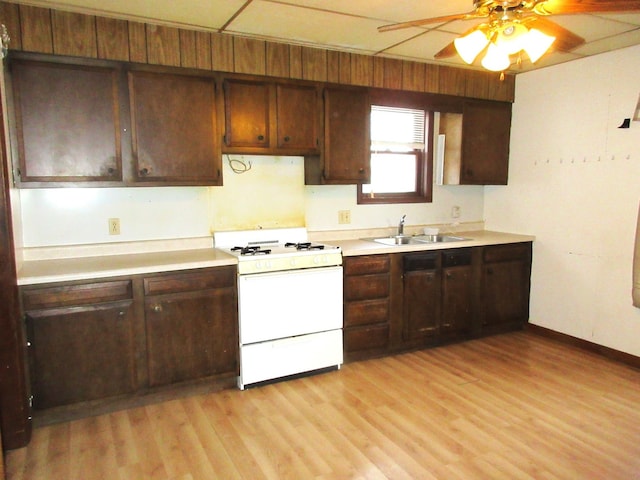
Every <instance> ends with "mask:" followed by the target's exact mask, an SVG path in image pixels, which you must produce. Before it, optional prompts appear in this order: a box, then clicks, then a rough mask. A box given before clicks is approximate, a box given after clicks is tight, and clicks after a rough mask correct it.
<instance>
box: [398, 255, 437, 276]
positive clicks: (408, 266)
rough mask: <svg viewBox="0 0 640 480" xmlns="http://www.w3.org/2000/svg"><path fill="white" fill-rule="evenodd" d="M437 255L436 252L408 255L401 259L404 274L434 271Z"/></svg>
mask: <svg viewBox="0 0 640 480" xmlns="http://www.w3.org/2000/svg"><path fill="white" fill-rule="evenodd" d="M438 255H439V253H438V252H427V253H410V254H408V255H405V256H404V257H403V258H402V267H403V269H404V271H405V272H413V271H419V270H436V269H437V268H438Z"/></svg>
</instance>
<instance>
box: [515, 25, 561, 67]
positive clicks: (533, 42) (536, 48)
mask: <svg viewBox="0 0 640 480" xmlns="http://www.w3.org/2000/svg"><path fill="white" fill-rule="evenodd" d="M555 40H556V37H552V36H551V35H547V34H545V33H542V32H541V31H540V30H538V29H537V28H532V29H531V30H529V33H528V34H527V37H526V39H525V42H524V46H523V47H522V48H523V50H524V51H525V52H527V55H529V59H530V60H531V61H532V62H533V63H535V62H536V61H537V60H538V59H539V58H540V57H541V56H542V55H544V53H545V52H546V51H547V50H548V49H549V47H550V46H551V45H552V44H553V42H555Z"/></svg>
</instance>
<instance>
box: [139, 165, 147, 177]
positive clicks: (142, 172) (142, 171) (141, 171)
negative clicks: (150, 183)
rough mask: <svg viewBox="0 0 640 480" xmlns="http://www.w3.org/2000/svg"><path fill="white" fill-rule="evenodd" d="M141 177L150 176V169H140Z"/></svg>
mask: <svg viewBox="0 0 640 480" xmlns="http://www.w3.org/2000/svg"><path fill="white" fill-rule="evenodd" d="M140 175H142V176H143V177H146V176H147V175H149V169H148V168H146V167H145V168H141V169H140Z"/></svg>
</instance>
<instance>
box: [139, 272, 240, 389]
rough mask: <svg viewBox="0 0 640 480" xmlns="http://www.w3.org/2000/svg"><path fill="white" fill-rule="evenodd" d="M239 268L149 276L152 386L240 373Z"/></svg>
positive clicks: (147, 317)
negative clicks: (238, 359)
mask: <svg viewBox="0 0 640 480" xmlns="http://www.w3.org/2000/svg"><path fill="white" fill-rule="evenodd" d="M235 271H236V270H235V267H223V268H219V269H209V270H203V271H195V272H189V273H173V274H166V275H159V276H155V277H149V278H145V279H144V288H145V301H144V302H145V308H144V310H145V326H146V338H147V359H148V369H149V386H150V387H156V386H160V385H168V384H172V383H178V382H184V381H188V380H196V379H200V378H205V377H210V376H213V375H217V374H222V373H233V374H237V369H238V361H237V352H238V334H237V331H238V327H237V324H238V320H237V307H236V283H235V282H236V275H235Z"/></svg>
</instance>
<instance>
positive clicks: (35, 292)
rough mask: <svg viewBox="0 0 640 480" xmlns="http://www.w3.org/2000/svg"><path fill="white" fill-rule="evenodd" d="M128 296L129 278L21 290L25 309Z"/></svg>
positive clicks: (109, 299)
mask: <svg viewBox="0 0 640 480" xmlns="http://www.w3.org/2000/svg"><path fill="white" fill-rule="evenodd" d="M130 298H132V289H131V281H130V280H118V281H113V282H97V283H85V284H79V285H64V286H59V287H45V288H34V289H29V288H26V289H23V290H22V302H23V306H24V309H25V310H26V311H29V310H39V309H43V308H54V307H67V306H71V305H87V304H93V303H103V302H113V301H118V300H127V299H130Z"/></svg>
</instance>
